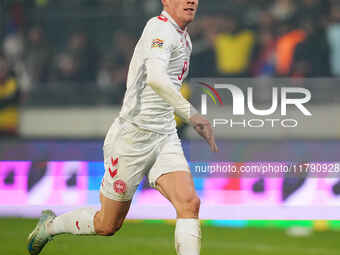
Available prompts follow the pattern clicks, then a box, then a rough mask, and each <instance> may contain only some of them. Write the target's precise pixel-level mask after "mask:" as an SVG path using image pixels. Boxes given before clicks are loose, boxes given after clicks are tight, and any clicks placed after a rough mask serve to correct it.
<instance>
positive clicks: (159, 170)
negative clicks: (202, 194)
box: [148, 134, 199, 214]
mask: <svg viewBox="0 0 340 255" xmlns="http://www.w3.org/2000/svg"><path fill="white" fill-rule="evenodd" d="M148 178H149V182H150V184H151V186H153V187H155V188H157V189H158V190H159V191H160V192H161V193H162V194H163V195H164V196H165V197H166V198H167V199H168V200H169V201H170V202H171V203H172V204H173V205H174V207H175V208H176V210H177V213H182V212H183V211H197V207H199V198H198V196H197V194H196V191H195V187H194V182H193V179H192V176H191V173H190V168H189V165H188V162H187V160H186V159H185V156H184V153H183V149H182V146H181V143H180V140H179V139H178V136H177V134H174V135H171V136H169V137H168V139H166V140H165V141H164V144H163V146H162V150H161V151H160V153H159V155H158V158H157V160H156V162H155V164H154V165H153V167H152V169H151V170H150V172H149V175H148ZM191 208H192V210H191ZM189 214H191V212H189Z"/></svg>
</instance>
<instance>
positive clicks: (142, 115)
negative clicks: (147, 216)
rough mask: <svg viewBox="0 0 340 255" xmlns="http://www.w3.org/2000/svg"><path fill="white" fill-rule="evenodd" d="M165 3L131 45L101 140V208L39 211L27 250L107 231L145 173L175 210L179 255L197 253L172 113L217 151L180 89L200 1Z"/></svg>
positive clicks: (195, 202) (191, 194) (195, 208)
mask: <svg viewBox="0 0 340 255" xmlns="http://www.w3.org/2000/svg"><path fill="white" fill-rule="evenodd" d="M162 3H163V6H164V10H163V12H162V14H161V15H160V16H158V17H154V18H152V19H151V20H149V22H148V23H147V25H146V27H145V29H144V31H143V34H142V36H141V38H140V40H139V41H138V43H137V45H136V48H135V51H134V55H133V57H132V60H131V64H130V68H129V73H128V79H127V91H126V94H125V98H124V102H123V106H122V109H121V112H120V115H119V117H118V118H117V119H116V120H115V121H114V123H113V124H112V126H111V128H110V129H109V131H108V133H107V135H106V138H105V141H104V147H103V150H104V166H105V174H104V177H103V180H102V184H101V189H100V201H101V209H100V211H97V210H95V209H93V208H84V209H78V210H75V211H71V212H69V213H66V214H63V215H60V216H58V217H56V216H55V214H54V213H53V212H52V211H43V213H42V215H41V217H40V221H39V223H38V224H37V227H36V228H35V229H34V230H33V232H32V233H31V234H30V236H29V239H28V241H29V242H28V250H29V252H30V254H32V255H36V254H39V253H40V251H41V250H42V248H43V247H44V245H45V244H46V243H47V242H48V240H50V239H51V237H53V236H55V235H58V234H62V233H71V234H75V235H103V236H112V235H113V234H114V233H115V232H116V231H118V230H119V229H120V227H121V226H122V223H123V221H124V219H125V216H126V214H127V212H128V210H129V207H130V204H131V199H132V197H133V195H134V193H135V191H136V189H137V186H138V184H139V183H140V182H141V180H142V178H143V177H144V176H145V175H146V176H147V177H148V180H149V183H150V185H151V186H153V187H154V188H156V189H158V190H159V191H160V192H161V194H163V195H164V196H165V197H166V198H167V199H168V200H169V201H170V202H171V203H172V205H173V206H174V208H175V209H176V213H177V221H176V229H175V242H176V251H177V254H179V255H198V254H199V253H200V242H201V231H200V224H199V220H198V214H199V207H200V200H199V198H198V196H197V194H196V192H195V189H194V184H193V180H192V176H191V174H190V169H189V166H188V163H187V161H186V159H185V157H184V154H183V150H182V146H181V142H180V140H179V138H178V136H177V133H176V126H175V120H174V113H176V114H177V115H179V116H180V117H181V118H183V120H185V121H186V122H188V123H190V124H191V125H192V126H193V128H194V129H195V130H196V131H197V132H198V133H199V134H200V135H201V136H202V137H203V138H204V139H205V140H206V141H207V142H208V143H209V145H210V148H211V150H212V151H213V152H216V151H217V146H216V143H215V140H214V136H213V132H212V128H211V125H210V123H209V121H208V120H206V119H205V118H204V117H202V116H201V115H200V114H199V113H198V112H197V111H196V110H195V109H194V108H193V107H192V106H191V104H190V103H189V102H188V101H187V100H186V99H184V98H183V97H182V95H181V94H180V92H179V89H180V87H181V85H182V82H183V80H184V79H185V78H186V76H187V74H188V70H189V58H190V54H191V50H192V44H191V41H190V37H189V35H188V32H187V25H188V24H189V23H190V22H192V21H193V20H194V17H195V14H196V11H197V8H198V0H190V1H189V0H162Z"/></svg>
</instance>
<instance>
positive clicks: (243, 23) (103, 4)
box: [0, 0, 340, 255]
mask: <svg viewBox="0 0 340 255" xmlns="http://www.w3.org/2000/svg"><path fill="white" fill-rule="evenodd" d="M0 4H1V6H0V216H1V217H3V218H0V226H1V233H0V240H1V243H6V244H7V245H4V246H3V247H2V250H3V249H4V252H5V253H3V254H6V255H7V254H11V255H12V254H24V248H25V245H24V240H25V237H26V234H27V233H28V232H29V231H30V230H31V228H32V227H33V226H34V224H35V221H34V220H32V219H27V218H35V217H37V216H38V215H39V213H40V211H41V209H42V208H46V207H48V208H52V209H54V210H56V212H57V213H62V212H64V211H66V210H68V209H70V208H74V207H81V206H85V205H93V206H98V203H99V201H98V189H99V185H100V182H101V177H102V174H103V171H104V169H103V163H102V151H101V145H102V141H103V138H104V135H105V133H106V131H107V129H108V128H109V126H110V124H111V123H112V121H113V120H114V118H115V117H116V116H117V114H118V112H119V109H120V104H121V102H122V98H123V96H124V92H125V80H126V75H127V70H128V65H129V61H130V58H131V55H132V53H133V48H134V45H135V43H136V40H137V39H138V37H139V35H140V34H141V30H142V28H143V27H144V24H145V22H146V21H147V20H148V19H149V18H150V17H151V16H156V15H158V14H159V12H160V8H161V4H160V1H159V0H144V1H140V0H139V1H138V0H124V1H123V0H1V1H0ZM190 33H191V38H192V41H193V47H194V49H193V55H192V60H191V77H228V78H235V77H238V78H256V79H263V78H264V77H265V78H289V79H293V80H299V81H301V80H305V79H312V80H309V81H313V82H311V83H310V84H311V87H310V89H311V90H312V93H313V100H312V105H311V107H312V108H313V112H316V113H319V114H316V115H315V117H314V118H313V122H312V124H311V125H312V126H313V127H314V128H310V129H303V130H299V129H297V130H296V131H293V132H290V133H284V132H282V133H280V135H278V134H277V133H271V132H270V131H268V130H266V131H268V132H264V133H261V134H259V133H256V132H253V131H252V130H246V131H244V132H242V133H240V132H238V130H237V129H236V130H228V132H217V134H216V135H217V138H218V142H219V143H220V144H222V146H223V147H224V148H229V151H228V154H227V158H228V160H229V161H234V162H247V161H260V160H292V161H301V160H312V159H315V158H318V160H326V161H337V160H338V161H340V160H339V155H340V120H339V118H338V116H340V108H339V96H340V87H339V81H340V79H339V76H340V2H339V1H338V0H209V1H204V0H201V1H200V11H199V14H198V18H197V20H196V21H195V22H194V23H193V24H192V25H191V26H190ZM320 77H322V78H323V79H322V80H320ZM318 79H319V80H318ZM314 83H315V84H314ZM258 89H262V90H261V91H262V92H263V93H265V91H266V89H267V88H266V87H265V88H261V87H259V88H258ZM182 92H183V94H184V95H185V96H186V97H187V98H191V100H195V98H194V97H193V95H192V93H191V92H192V91H191V88H190V81H188V83H187V84H186V85H185V86H184V88H183V91H182ZM267 95H268V94H267ZM269 96H270V95H269ZM258 100H261V98H258ZM320 123H323V124H324V125H320ZM178 127H179V133H180V136H181V137H182V138H183V146H184V150H185V153H186V154H187V155H189V154H194V155H196V158H199V157H204V155H203V154H205V153H204V150H203V149H202V148H206V145H204V143H203V142H202V141H201V140H199V138H198V137H197V136H196V135H195V134H194V133H193V132H192V130H190V129H188V128H187V127H186V126H185V125H184V124H183V123H181V122H180V121H178ZM327 127H329V128H327ZM229 131H230V132H229ZM189 158H191V156H190V157H189ZM195 185H196V188H197V190H198V193H199V195H200V197H201V199H202V218H203V219H204V221H203V222H202V224H203V228H204V232H205V233H206V234H205V241H204V242H203V253H202V254H249V253H250V252H251V253H252V254H282V255H283V254H287V253H290V254H292V255H294V254H299V255H301V254H320V255H325V254H327V255H328V254H331V255H332V254H338V251H339V249H340V245H339V242H338V239H337V238H338V236H339V232H338V231H339V230H340V222H339V221H337V219H338V218H339V217H338V216H337V211H338V210H337V209H338V208H339V205H340V179H335V178H333V179H325V178H323V179H322V178H321V179H318V178H313V179H311V178H291V179H289V178H277V179H273V178H271V179H269V178H268V179H265V178H253V179H250V178H223V179H219V178H199V177H196V178H195ZM174 215H175V213H174V211H173V209H171V207H170V206H169V204H168V202H167V201H165V200H164V199H163V198H162V197H160V195H159V194H158V193H157V192H156V191H154V190H151V189H150V188H149V187H148V185H147V183H145V182H143V183H142V184H141V185H140V187H139V188H138V191H137V193H136V196H135V199H134V202H133V206H132V210H131V212H130V214H129V217H128V218H129V222H128V224H127V226H126V227H124V228H123V231H122V232H120V233H119V234H118V235H117V238H115V237H114V238H112V240H107V239H105V240H102V239H99V238H94V239H93V238H92V239H91V238H84V239H82V238H76V237H75V238H72V239H67V238H65V237H61V238H58V240H57V241H56V242H53V243H52V244H50V245H49V247H48V249H49V250H48V251H44V252H43V254H64V253H69V254H80V253H82V254H90V252H89V251H94V249H96V252H98V253H101V254H109V253H110V254H111V253H114V252H116V253H118V254H134V253H137V252H138V253H139V254H144V253H143V252H145V254H149V253H150V252H154V253H156V252H159V251H160V250H162V251H164V252H163V254H174V250H172V243H173V239H172V238H173V237H172V234H170V233H171V229H172V228H171V227H170V226H169V225H171V224H172V223H173V222H171V221H169V219H171V218H173V217H174ZM15 217H17V218H15ZM18 217H19V218H18ZM141 233H144V235H143V236H142V235H141ZM287 234H288V235H287ZM155 236H157V238H155ZM296 236H300V237H301V236H303V238H302V239H301V238H298V239H296ZM18 243H20V244H22V245H21V246H20V245H18ZM99 243H100V244H101V245H98V244H99ZM132 243H134V244H135V247H133V246H131V244H132ZM19 246H20V247H19ZM94 247H95V248H94ZM91 254H92V252H91Z"/></svg>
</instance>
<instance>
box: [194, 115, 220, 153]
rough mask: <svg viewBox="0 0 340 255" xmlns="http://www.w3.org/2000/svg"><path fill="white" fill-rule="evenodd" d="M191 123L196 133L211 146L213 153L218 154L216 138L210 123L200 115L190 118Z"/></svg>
mask: <svg viewBox="0 0 340 255" xmlns="http://www.w3.org/2000/svg"><path fill="white" fill-rule="evenodd" d="M190 122H191V124H192V126H193V127H194V129H195V130H196V132H197V133H198V134H199V135H200V136H202V137H203V138H204V139H205V140H206V141H207V142H208V144H209V145H210V149H211V151H212V152H218V147H217V145H216V143H215V137H214V134H213V129H212V127H211V125H210V122H209V121H208V120H207V119H206V118H204V117H203V116H202V115H200V114H195V115H193V116H192V117H191V118H190Z"/></svg>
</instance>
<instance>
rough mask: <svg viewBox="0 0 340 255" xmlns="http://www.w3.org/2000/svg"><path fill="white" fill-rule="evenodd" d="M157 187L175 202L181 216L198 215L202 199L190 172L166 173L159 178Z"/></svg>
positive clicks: (193, 216)
mask: <svg viewBox="0 0 340 255" xmlns="http://www.w3.org/2000/svg"><path fill="white" fill-rule="evenodd" d="M156 188H157V189H158V190H159V191H160V192H161V194H162V195H163V196H164V197H166V198H167V199H168V200H169V201H170V202H171V203H172V204H173V206H174V207H175V209H176V212H177V216H178V217H179V218H197V217H198V213H199V206H200V200H199V197H198V196H197V193H196V191H195V186H194V182H193V179H192V176H191V174H190V173H189V172H187V171H176V172H170V173H167V174H164V175H162V176H160V177H159V178H158V179H157V181H156Z"/></svg>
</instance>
